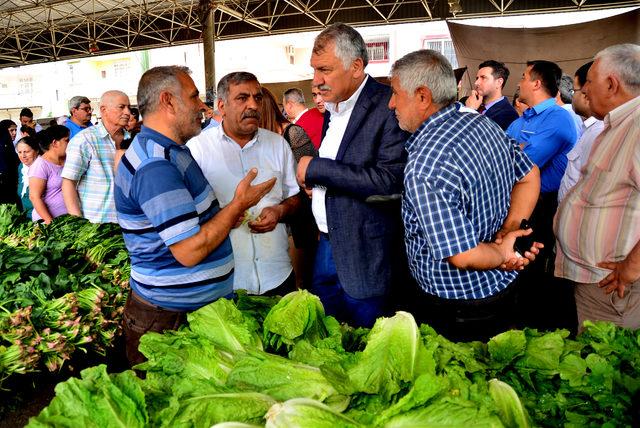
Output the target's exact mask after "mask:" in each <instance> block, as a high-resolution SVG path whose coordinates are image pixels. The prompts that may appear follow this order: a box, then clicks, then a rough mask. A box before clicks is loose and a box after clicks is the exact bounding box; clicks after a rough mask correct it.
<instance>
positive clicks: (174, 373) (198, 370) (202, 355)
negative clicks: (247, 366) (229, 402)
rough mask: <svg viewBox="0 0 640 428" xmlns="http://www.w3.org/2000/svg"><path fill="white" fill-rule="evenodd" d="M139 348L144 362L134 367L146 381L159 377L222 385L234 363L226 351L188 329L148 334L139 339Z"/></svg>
mask: <svg viewBox="0 0 640 428" xmlns="http://www.w3.org/2000/svg"><path fill="white" fill-rule="evenodd" d="M139 349H140V352H142V354H143V355H144V356H145V357H147V361H145V362H144V363H142V364H138V365H137V366H136V367H135V368H136V369H137V370H144V371H146V372H147V380H150V379H151V378H153V377H156V376H161V377H164V378H167V380H171V379H174V378H177V379H183V378H188V379H192V380H196V379H204V380H208V381H212V382H214V383H217V384H220V385H222V384H224V383H226V381H227V374H228V372H229V371H230V370H231V367H232V366H233V361H232V358H231V355H230V354H229V353H226V352H223V351H218V350H216V348H215V347H214V344H213V343H212V342H211V341H210V340H208V339H207V338H205V337H202V336H200V335H197V334H195V333H193V332H191V331H189V330H182V331H166V332H164V333H163V334H159V333H154V332H150V333H147V334H145V335H144V336H142V337H141V338H140V346H139Z"/></svg>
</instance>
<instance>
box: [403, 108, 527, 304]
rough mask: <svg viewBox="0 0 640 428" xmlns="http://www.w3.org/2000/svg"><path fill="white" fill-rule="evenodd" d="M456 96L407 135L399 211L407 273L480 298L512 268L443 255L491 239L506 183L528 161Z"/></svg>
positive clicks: (434, 286)
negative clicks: (482, 266) (475, 266)
mask: <svg viewBox="0 0 640 428" xmlns="http://www.w3.org/2000/svg"><path fill="white" fill-rule="evenodd" d="M459 108H460V104H458V103H455V104H453V105H450V106H448V107H445V108H443V109H442V110H440V111H438V112H437V113H435V114H434V115H432V116H431V117H429V118H428V119H427V120H426V121H425V122H424V123H423V124H422V125H421V126H420V128H418V130H417V131H416V132H415V133H414V134H413V135H412V136H411V138H410V139H409V140H408V141H407V143H406V147H407V151H408V155H409V157H408V162H407V166H406V168H405V178H404V184H405V196H404V198H403V203H402V216H403V220H404V225H405V241H406V245H407V255H408V259H409V263H410V267H411V272H412V274H413V276H414V278H415V279H416V280H417V282H418V284H419V285H420V287H421V288H422V289H423V290H424V291H425V292H427V293H429V294H434V295H437V296H439V297H442V298H445V299H482V298H486V297H489V296H492V295H494V294H496V293H498V292H500V291H502V290H504V289H505V288H506V287H507V286H508V285H509V284H510V283H511V282H513V280H514V279H515V278H516V276H517V273H516V272H513V271H511V272H506V271H502V270H499V269H493V270H484V271H478V270H461V269H458V268H456V267H455V266H454V265H452V264H451V263H449V261H448V260H447V258H448V257H451V256H454V255H456V254H459V253H462V252H464V251H467V250H470V249H472V248H475V247H476V246H477V245H478V244H479V243H480V242H490V241H493V239H494V235H495V233H496V232H497V231H498V229H499V228H500V227H501V226H502V223H503V221H504V219H505V218H506V216H507V211H508V209H509V203H510V199H511V198H510V196H511V189H512V188H513V185H514V184H515V183H516V182H517V181H519V180H520V179H522V178H523V177H524V176H525V175H526V174H527V173H528V172H529V171H530V170H531V168H532V167H533V163H532V162H531V161H530V160H529V158H528V157H527V156H526V155H525V154H524V153H523V152H522V150H520V148H519V147H518V146H517V143H516V142H515V141H514V140H511V139H509V138H508V137H507V136H506V135H505V133H504V132H503V131H502V129H500V127H499V126H498V125H497V124H496V123H494V122H493V121H492V120H491V119H489V118H487V117H485V116H482V115H479V114H474V113H462V112H460V111H458V109H459Z"/></svg>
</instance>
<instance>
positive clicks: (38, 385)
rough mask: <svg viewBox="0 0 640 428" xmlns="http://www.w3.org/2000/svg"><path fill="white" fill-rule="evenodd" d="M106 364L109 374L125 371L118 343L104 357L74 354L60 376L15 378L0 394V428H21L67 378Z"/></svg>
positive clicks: (51, 374)
mask: <svg viewBox="0 0 640 428" xmlns="http://www.w3.org/2000/svg"><path fill="white" fill-rule="evenodd" d="M99 364H106V365H107V371H108V372H109V373H119V372H121V371H123V370H127V369H128V368H129V367H128V365H127V362H126V359H125V357H124V348H123V346H122V345H121V343H120V342H119V341H118V343H117V344H116V346H115V347H114V348H112V349H110V350H108V351H107V354H106V355H105V356H101V355H97V354H84V353H83V352H81V351H79V352H77V353H76V354H75V355H74V356H73V357H72V358H71V360H70V361H69V362H67V364H65V365H64V366H63V368H62V370H60V371H59V372H56V373H50V372H48V371H46V369H45V371H44V372H40V373H29V374H26V375H14V376H12V377H10V378H9V379H7V380H6V381H5V382H4V383H3V384H2V390H0V428H20V427H24V426H25V425H27V423H28V422H29V418H30V417H33V416H37V415H38V414H39V413H40V412H41V411H42V409H44V408H45V407H47V406H48V405H49V402H51V400H52V399H53V397H55V391H54V388H55V386H56V385H57V384H58V383H60V382H63V381H65V380H67V379H69V378H70V377H79V376H80V371H82V370H84V369H85V368H87V367H93V366H96V365H99Z"/></svg>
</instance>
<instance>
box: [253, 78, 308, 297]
mask: <svg viewBox="0 0 640 428" xmlns="http://www.w3.org/2000/svg"><path fill="white" fill-rule="evenodd" d="M260 128H265V129H268V130H269V131H272V132H276V133H278V134H280V135H282V136H283V137H284V139H285V140H286V141H287V143H289V146H290V147H291V151H292V152H293V157H294V158H295V160H296V163H297V162H298V161H299V160H300V158H301V157H302V156H317V155H318V152H317V151H316V148H315V147H314V146H313V143H312V142H311V139H310V138H309V136H308V135H307V133H306V132H305V130H304V129H302V127H301V126H299V125H294V124H292V123H290V122H289V121H288V120H287V119H286V118H285V117H284V115H283V114H282V111H281V110H280V108H279V106H278V103H277V101H276V99H275V97H274V96H273V94H272V93H271V91H269V90H268V89H267V88H265V87H264V86H263V87H262V114H261V115H260ZM299 197H300V209H299V210H298V212H297V214H296V215H295V216H294V217H293V218H292V219H291V220H290V222H289V226H290V228H291V229H290V230H291V236H290V238H289V240H290V242H291V239H292V238H293V245H291V243H289V255H290V256H291V260H292V262H293V269H294V271H295V273H296V286H297V287H298V288H311V280H312V279H313V264H314V260H315V255H316V248H317V246H318V227H317V226H316V222H315V219H314V218H313V213H312V212H311V198H310V197H309V196H307V194H306V193H305V192H304V191H303V190H301V191H300V193H299Z"/></svg>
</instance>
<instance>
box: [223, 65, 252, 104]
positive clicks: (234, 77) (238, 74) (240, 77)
mask: <svg viewBox="0 0 640 428" xmlns="http://www.w3.org/2000/svg"><path fill="white" fill-rule="evenodd" d="M257 81H258V78H257V77H256V76H255V74H253V73H249V72H247V71H234V72H232V73H229V74H227V75H226V76H224V77H223V78H222V79H220V81H219V82H218V90H217V92H218V94H217V95H218V99H221V100H222V101H224V102H227V101H228V100H227V97H228V96H229V88H230V87H231V85H234V86H235V85H239V84H241V83H245V82H257Z"/></svg>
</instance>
